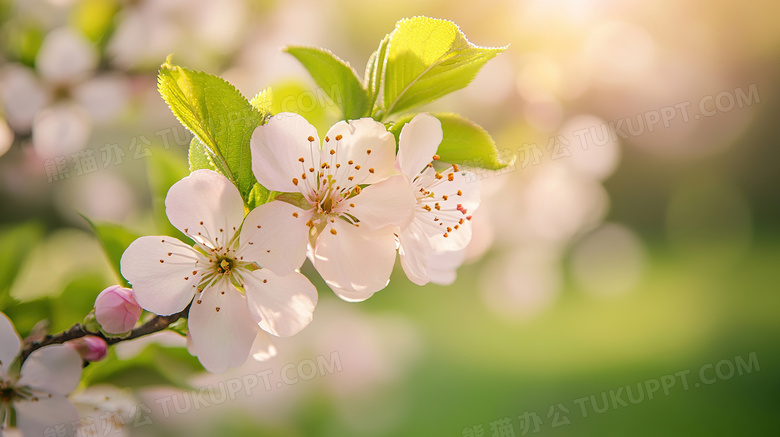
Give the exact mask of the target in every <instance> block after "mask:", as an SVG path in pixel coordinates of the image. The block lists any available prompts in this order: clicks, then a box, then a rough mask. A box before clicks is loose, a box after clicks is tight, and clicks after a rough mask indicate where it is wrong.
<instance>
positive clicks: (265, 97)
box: [249, 87, 274, 118]
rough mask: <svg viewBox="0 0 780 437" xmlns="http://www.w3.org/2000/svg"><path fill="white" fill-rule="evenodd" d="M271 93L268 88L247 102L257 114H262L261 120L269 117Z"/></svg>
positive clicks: (271, 102) (271, 101) (271, 100)
mask: <svg viewBox="0 0 780 437" xmlns="http://www.w3.org/2000/svg"><path fill="white" fill-rule="evenodd" d="M273 96H274V95H273V92H272V91H271V88H270V87H268V88H266V89H264V90H262V91H260V92H259V93H257V94H255V96H254V97H252V100H250V101H249V103H250V104H251V105H252V107H253V108H255V109H256V110H257V111H258V112H259V113H261V114H263V118H266V117H268V116H269V115H271V105H272V104H273V100H274V99H273Z"/></svg>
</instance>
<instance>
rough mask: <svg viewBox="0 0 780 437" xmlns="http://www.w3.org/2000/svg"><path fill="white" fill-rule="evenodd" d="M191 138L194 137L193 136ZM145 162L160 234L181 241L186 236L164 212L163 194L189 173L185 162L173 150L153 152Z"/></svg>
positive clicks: (165, 194)
mask: <svg viewBox="0 0 780 437" xmlns="http://www.w3.org/2000/svg"><path fill="white" fill-rule="evenodd" d="M193 140H196V138H194V137H193ZM146 162H147V176H148V178H149V188H150V189H151V191H152V205H153V207H154V219H155V224H156V225H157V230H158V232H159V233H160V235H170V236H171V237H175V238H178V239H179V240H182V241H187V237H186V236H185V235H184V234H182V233H181V231H179V230H178V229H176V227H174V226H173V225H172V224H171V222H170V221H168V216H167V215H166V214H165V196H167V194H168V190H169V189H170V188H171V186H172V185H173V184H175V183H176V182H178V181H179V180H181V179H182V178H184V177H186V176H187V175H188V174H189V171H188V167H187V164H186V162H184V160H183V159H181V158H180V157H179V154H177V153H174V151H171V150H166V151H160V152H157V153H155V154H154V155H153V156H151V157H149V159H148V160H147V161H146Z"/></svg>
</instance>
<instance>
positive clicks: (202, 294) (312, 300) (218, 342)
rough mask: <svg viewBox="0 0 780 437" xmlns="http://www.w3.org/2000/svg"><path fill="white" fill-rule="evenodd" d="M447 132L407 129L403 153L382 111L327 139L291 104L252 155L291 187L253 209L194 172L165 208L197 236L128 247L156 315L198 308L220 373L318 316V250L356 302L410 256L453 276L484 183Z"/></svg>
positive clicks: (229, 188) (143, 296)
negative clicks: (457, 155)
mask: <svg viewBox="0 0 780 437" xmlns="http://www.w3.org/2000/svg"><path fill="white" fill-rule="evenodd" d="M441 141H442V128H441V123H440V122H439V120H438V119H436V118H435V117H433V116H430V115H428V114H419V115H417V116H416V117H415V118H413V119H412V120H411V121H410V122H409V123H407V124H406V125H405V126H404V127H403V129H402V130H401V133H400V137H399V141H398V142H399V144H398V153H397V154H396V141H395V137H394V136H393V135H392V134H391V133H389V132H388V131H387V129H386V128H385V125H383V124H382V123H379V122H377V121H375V120H373V119H370V118H362V119H358V120H350V121H341V122H338V123H336V124H335V125H334V126H333V127H331V129H330V130H329V131H328V132H327V134H326V136H325V138H324V140H323V141H322V142H320V139H319V137H318V135H317V130H316V129H315V127H314V126H312V125H311V124H309V123H308V122H307V121H306V120H305V119H304V118H303V117H301V116H300V115H298V114H293V113H281V114H278V115H276V116H274V117H271V118H270V119H269V121H268V122H267V123H265V124H263V125H261V126H259V127H257V128H256V130H255V131H254V133H253V135H252V139H251V152H252V170H253V173H254V175H255V177H256V179H257V181H258V182H259V183H260V184H262V185H263V186H264V187H266V188H267V189H268V190H271V191H274V192H278V193H281V194H280V195H277V196H276V198H275V200H272V201H270V202H268V203H265V204H262V205H260V206H258V207H256V208H254V209H252V210H251V211H248V212H247V208H246V207H245V205H244V202H243V200H242V198H241V195H240V193H239V191H238V189H237V188H236V187H235V186H234V185H233V183H232V182H231V181H230V180H229V179H228V178H226V177H225V176H223V175H221V174H219V173H217V172H214V171H211V170H196V171H194V172H192V173H191V174H190V175H189V176H188V177H186V178H184V179H182V180H180V181H178V182H177V183H175V184H174V185H173V186H172V187H171V188H170V190H169V191H168V195H167V197H166V200H165V206H166V214H167V215H168V219H169V220H170V222H171V224H173V226H175V227H176V228H177V229H178V230H180V231H181V232H182V233H183V234H184V235H186V236H187V237H189V238H190V239H191V240H192V241H193V242H194V245H193V246H191V245H189V244H187V243H185V242H182V241H181V240H179V239H176V238H173V237H168V236H145V237H141V238H139V239H137V240H136V241H134V242H133V243H132V244H131V245H130V246H129V247H128V248H127V250H126V251H125V253H124V255H123V256H122V260H121V271H122V275H123V276H124V277H125V278H126V279H127V280H128V281H129V282H130V284H131V285H132V287H133V295H134V297H135V300H136V301H137V303H138V305H140V306H141V307H142V308H143V309H145V310H147V311H150V312H152V313H155V314H159V315H170V314H175V313H179V312H182V311H184V310H185V309H187V308H188V306H189V310H188V316H187V317H188V328H189V333H188V346H189V350H190V352H191V353H192V354H193V355H195V356H197V357H198V359H199V360H200V362H201V363H202V364H203V366H204V367H205V368H206V369H207V370H209V371H212V372H222V371H225V370H226V369H228V368H230V367H237V366H239V365H241V364H243V363H244V361H246V359H247V358H248V356H249V355H250V353H252V354H253V355H254V356H255V358H258V359H262V358H267V357H270V356H273V355H274V353H275V350H274V348H273V345H272V344H271V341H270V336H269V335H268V334H271V335H275V336H290V335H293V334H296V333H297V332H299V331H300V330H302V329H303V328H304V327H306V325H308V324H309V322H310V321H311V320H312V317H313V312H314V309H315V306H316V304H317V298H318V297H317V290H316V288H315V287H314V286H313V285H312V284H311V282H310V281H309V280H308V279H307V278H306V277H305V276H304V275H302V274H301V273H300V272H299V271H298V269H299V268H300V267H301V266H302V264H303V263H304V261H305V260H306V258H308V259H309V260H310V261H311V263H312V265H313V266H314V268H315V269H316V270H317V272H318V273H319V274H320V276H322V278H323V279H324V281H325V282H326V283H327V284H328V286H329V287H330V288H331V289H332V290H333V291H334V292H335V293H336V295H338V296H339V297H340V298H342V299H343V300H346V301H350V302H358V301H363V300H365V299H368V298H369V297H371V296H372V295H373V294H374V293H376V292H377V291H379V290H381V289H383V288H384V287H385V286H386V285H387V284H388V282H389V279H390V274H391V272H392V269H393V266H394V264H395V259H396V253H398V254H399V255H400V262H401V266H402V268H403V270H404V272H405V273H406V275H407V276H408V277H409V279H410V280H411V281H412V282H414V283H416V284H419V285H423V284H426V283H428V282H433V283H439V284H447V283H450V282H452V281H453V280H454V279H455V269H456V268H457V267H458V266H459V265H460V264H461V263H462V261H463V250H464V249H465V246H466V245H467V244H468V242H469V240H470V239H471V227H470V219H471V213H472V211H473V210H474V209H476V208H477V206H478V204H479V184H478V183H476V182H473V180H474V178H473V177H471V176H472V175H470V174H469V173H468V172H466V171H463V170H461V169H460V168H458V166H457V165H455V164H453V165H451V166H444V165H443V164H440V163H437V162H436V161H438V160H439V157H438V155H436V151H437V148H438V146H439V144H440V143H441ZM131 320H133V319H131ZM135 320H137V319H135Z"/></svg>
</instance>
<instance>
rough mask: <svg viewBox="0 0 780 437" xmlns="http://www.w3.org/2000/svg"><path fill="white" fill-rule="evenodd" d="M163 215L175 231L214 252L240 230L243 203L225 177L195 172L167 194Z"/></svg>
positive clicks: (205, 172)
mask: <svg viewBox="0 0 780 437" xmlns="http://www.w3.org/2000/svg"><path fill="white" fill-rule="evenodd" d="M165 213H166V214H167V215H168V220H170V221H171V224H172V225H173V226H175V227H176V229H178V230H180V231H182V232H183V233H184V234H186V235H188V236H189V237H190V238H192V239H193V240H195V241H197V242H198V243H201V244H204V245H206V246H208V247H211V248H213V249H217V248H219V247H223V246H224V245H225V244H226V243H227V242H228V241H230V239H231V238H232V237H233V234H235V233H236V231H237V230H238V228H239V227H241V222H243V220H244V201H243V199H241V194H240V193H239V192H238V189H237V188H236V187H235V185H233V183H231V182H230V181H229V180H228V179H227V178H226V177H224V176H222V175H221V174H219V173H217V172H215V171H211V170H196V171H194V172H192V173H191V174H190V175H189V176H187V177H186V178H184V179H182V180H180V181H179V182H176V183H175V184H173V186H172V187H171V189H170V190H168V195H167V196H166V197H165Z"/></svg>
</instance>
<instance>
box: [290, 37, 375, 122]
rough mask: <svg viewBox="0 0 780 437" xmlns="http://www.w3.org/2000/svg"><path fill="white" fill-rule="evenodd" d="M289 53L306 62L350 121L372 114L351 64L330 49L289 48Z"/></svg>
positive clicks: (310, 72)
mask: <svg viewBox="0 0 780 437" xmlns="http://www.w3.org/2000/svg"><path fill="white" fill-rule="evenodd" d="M284 50H285V51H286V52H287V53H289V54H291V55H293V56H295V58H296V59H297V60H298V61H300V63H301V64H303V66H304V67H306V69H307V70H308V71H309V74H311V77H313V78H314V81H315V82H317V85H319V86H320V88H322V89H323V90H324V91H325V93H326V94H327V95H328V97H330V99H331V100H333V102H334V103H335V104H336V105H338V107H339V108H340V109H341V113H342V115H343V116H344V118H345V119H347V120H354V119H357V118H361V117H365V116H366V115H368V113H369V110H370V109H371V108H370V105H369V101H368V96H367V95H366V90H364V89H363V85H361V83H360V79H359V78H358V76H357V73H355V70H354V69H353V68H352V67H351V66H350V65H349V63H347V62H344V61H342V60H341V59H339V58H338V57H336V55H334V54H333V53H331V52H330V51H328V50H325V49H320V48H315V47H287V48H285V49H284Z"/></svg>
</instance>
